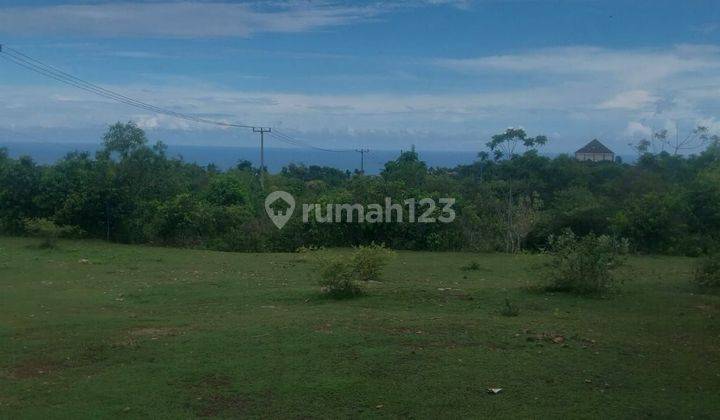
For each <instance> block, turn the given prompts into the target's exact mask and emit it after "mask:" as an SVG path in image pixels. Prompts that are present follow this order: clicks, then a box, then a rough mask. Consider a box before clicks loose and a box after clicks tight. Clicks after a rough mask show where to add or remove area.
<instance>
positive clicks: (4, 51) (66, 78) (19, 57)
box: [0, 44, 354, 153]
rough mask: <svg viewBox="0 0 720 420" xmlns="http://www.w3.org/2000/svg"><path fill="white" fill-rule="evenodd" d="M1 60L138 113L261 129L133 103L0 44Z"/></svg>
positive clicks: (290, 140) (299, 143)
mask: <svg viewBox="0 0 720 420" xmlns="http://www.w3.org/2000/svg"><path fill="white" fill-rule="evenodd" d="M0 57H3V58H5V59H6V60H8V61H11V62H12V63H14V64H16V65H18V66H20V67H23V68H25V69H27V70H30V71H32V72H35V73H38V74H40V75H43V76H46V77H49V78H51V79H54V80H56V81H59V82H61V83H64V84H67V85H70V86H73V87H76V88H78V89H81V90H83V91H86V92H89V93H92V94H95V95H98V96H101V97H104V98H106V99H110V100H112V101H115V102H119V103H122V104H125V105H128V106H132V107H135V108H138V109H142V110H145V111H150V112H154V113H158V114H164V115H168V116H172V117H175V118H179V119H184V120H186V121H193V122H197V123H203V124H213V125H217V126H223V127H235V128H251V129H252V128H259V126H257V125H250V124H244V123H234V122H225V121H218V120H212V119H208V118H203V117H198V116H194V115H190V114H186V113H182V112H178V111H173V110H171V109H167V108H163V107H159V106H156V105H152V104H149V103H146V102H143V101H140V100H138V99H134V98H132V97H129V96H125V95H123V94H121V93H118V92H116V91H113V90H110V89H107V88H104V87H102V86H98V85H96V84H94V83H91V82H88V81H86V80H83V79H81V78H79V77H76V76H73V75H72V74H69V73H67V72H64V71H62V70H60V69H57V68H55V67H53V66H51V65H49V64H46V63H44V62H42V61H40V60H37V59H35V58H33V57H30V56H29V55H27V54H24V53H22V52H21V51H18V50H16V49H14V48H10V47H8V46H6V45H3V44H0ZM270 128H271V131H270V132H268V134H270V135H271V136H272V137H273V138H275V139H276V140H278V141H280V142H283V143H286V144H289V145H293V146H296V147H305V148H309V149H313V150H319V151H323V152H336V153H343V152H353V151H354V149H330V148H325V147H318V146H315V145H313V144H311V143H309V142H307V141H304V140H300V139H297V138H294V137H293V136H290V135H289V134H285V133H282V132H279V131H277V130H274V129H272V127H270Z"/></svg>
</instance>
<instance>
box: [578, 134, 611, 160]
mask: <svg viewBox="0 0 720 420" xmlns="http://www.w3.org/2000/svg"><path fill="white" fill-rule="evenodd" d="M575 159H577V160H580V161H585V160H589V161H592V162H601V161H609V162H613V161H614V160H615V153H614V152H613V151H612V150H610V149H608V148H607V146H605V145H604V144H602V143H600V142H599V141H598V139H593V141H591V142H590V143H588V144H586V145H585V146H583V147H581V148H580V149H579V150H578V151H577V152H575Z"/></svg>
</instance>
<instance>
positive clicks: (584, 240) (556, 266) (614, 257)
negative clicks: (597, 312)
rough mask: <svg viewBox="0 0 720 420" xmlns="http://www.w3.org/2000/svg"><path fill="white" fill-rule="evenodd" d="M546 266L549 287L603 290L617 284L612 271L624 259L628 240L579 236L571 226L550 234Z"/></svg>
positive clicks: (572, 290)
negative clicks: (559, 232) (548, 256)
mask: <svg viewBox="0 0 720 420" xmlns="http://www.w3.org/2000/svg"><path fill="white" fill-rule="evenodd" d="M548 244H549V247H548V248H547V249H546V252H547V253H548V254H550V255H551V260H550V262H549V263H548V264H547V265H546V267H545V273H544V275H545V277H546V280H547V281H548V282H549V286H548V288H547V289H548V290H554V291H564V292H572V293H577V294H601V293H605V292H607V291H609V290H611V289H612V288H614V287H616V286H617V284H618V281H617V279H616V278H615V276H613V271H614V269H616V268H617V267H619V266H620V265H622V263H623V262H624V258H623V255H624V254H626V253H627V251H628V241H627V240H626V239H617V238H613V237H610V236H607V235H600V236H596V235H595V234H592V233H591V234H589V235H586V236H583V237H578V236H576V235H575V234H574V233H573V232H572V231H571V230H566V231H565V232H564V233H563V234H561V235H558V236H555V235H551V236H550V237H549V238H548Z"/></svg>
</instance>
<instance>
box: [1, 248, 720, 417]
mask: <svg viewBox="0 0 720 420" xmlns="http://www.w3.org/2000/svg"><path fill="white" fill-rule="evenodd" d="M30 243H32V242H31V241H29V240H25V239H15V238H0V417H16V416H21V415H23V416H27V417H53V418H57V417H70V416H82V417H100V416H103V417H107V416H116V415H126V416H129V417H137V416H152V417H167V418H177V417H193V416H197V415H219V416H238V415H246V416H252V415H263V416H265V417H275V416H283V417H338V416H343V417H346V416H353V417H375V416H378V415H386V416H392V417H397V416H400V417H419V418H423V417H439V416H443V417H460V416H472V417H479V416H483V417H488V416H499V417H518V416H522V417H527V416H531V415H535V416H545V417H546V416H559V415H563V416H583V417H607V416H613V417H633V418H636V417H641V416H650V415H652V416H656V417H657V416H659V417H689V416H695V417H710V416H712V415H715V414H717V413H718V412H720V369H719V368H720V323H719V322H718V317H719V316H720V298H719V297H718V296H713V295H698V294H693V293H692V289H691V288H690V286H689V285H688V284H687V279H688V276H689V271H690V268H689V264H690V260H688V259H682V258H655V257H645V258H633V259H632V260H631V261H630V265H629V267H627V268H626V269H624V270H623V273H622V275H623V277H626V278H627V279H628V281H627V283H626V286H625V288H624V289H623V292H622V293H621V294H620V295H617V296H614V297H612V298H611V299H589V298H578V297H572V296H566V295H543V294H534V293H530V292H527V291H525V290H523V288H522V286H524V285H525V284H527V283H528V282H531V281H532V273H531V271H528V268H529V267H532V265H533V263H535V262H537V261H539V260H538V258H539V257H537V256H509V255H497V254H496V255H473V254H462V253H435V254H433V253H410V252H407V253H400V254H399V256H398V258H397V259H395V260H394V261H393V262H392V263H391V266H390V267H389V268H388V269H387V271H386V274H385V278H386V281H385V282H383V283H381V284H376V285H373V286H372V290H371V294H370V295H369V296H367V297H364V298H361V299H357V300H354V301H341V302H337V301H332V300H326V299H322V298H319V297H318V294H317V293H318V287H317V286H316V279H315V278H314V277H313V268H312V265H311V264H310V263H308V262H307V261H305V259H304V258H305V257H303V256H302V255H298V254H233V253H220V252H204V251H189V250H176V249H163V248H149V247H133V246H121V245H109V244H105V243H99V242H63V243H62V244H61V248H60V249H59V250H55V251H48V250H38V249H33V248H29V247H27V245H28V244H30ZM81 259H88V260H89V262H90V263H89V264H86V263H82V262H80V260H81ZM472 260H476V261H478V262H479V263H480V265H481V266H482V269H481V270H479V271H470V272H464V271H461V270H460V269H459V268H460V267H461V266H462V265H465V264H467V263H468V262H469V261H472ZM439 288H453V289H460V290H450V291H448V290H442V291H441V290H438V289H439ZM505 296H509V297H510V299H511V300H512V301H514V302H515V303H516V304H517V305H518V306H519V307H520V315H519V316H518V317H515V318H509V317H503V316H500V315H499V313H498V310H499V309H500V307H501V304H502V302H503V299H504V297H505ZM543 334H546V335H548V336H550V337H553V336H557V335H562V336H563V337H564V338H565V341H564V343H562V344H556V343H552V342H550V341H548V340H545V339H543ZM490 386H494V387H501V388H504V392H503V393H501V394H499V395H495V396H491V395H488V394H486V393H485V389H486V388H487V387H490Z"/></svg>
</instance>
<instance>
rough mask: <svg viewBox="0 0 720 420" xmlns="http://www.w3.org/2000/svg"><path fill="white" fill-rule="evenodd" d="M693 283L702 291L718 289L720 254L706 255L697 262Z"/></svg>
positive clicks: (719, 282)
mask: <svg viewBox="0 0 720 420" xmlns="http://www.w3.org/2000/svg"><path fill="white" fill-rule="evenodd" d="M693 281H694V283H695V284H696V285H697V286H699V287H700V288H702V289H709V288H718V287H720V253H718V254H715V255H706V256H704V257H701V258H700V259H699V260H698V262H697V265H696V267H695V272H694V275H693Z"/></svg>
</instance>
